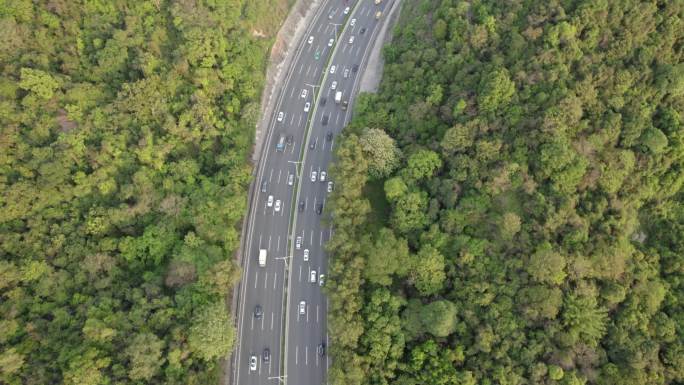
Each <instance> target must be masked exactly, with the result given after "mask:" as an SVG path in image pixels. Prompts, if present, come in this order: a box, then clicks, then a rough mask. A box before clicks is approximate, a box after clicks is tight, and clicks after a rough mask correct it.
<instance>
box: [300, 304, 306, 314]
mask: <svg viewBox="0 0 684 385" xmlns="http://www.w3.org/2000/svg"><path fill="white" fill-rule="evenodd" d="M304 314H306V302H305V301H299V315H304Z"/></svg>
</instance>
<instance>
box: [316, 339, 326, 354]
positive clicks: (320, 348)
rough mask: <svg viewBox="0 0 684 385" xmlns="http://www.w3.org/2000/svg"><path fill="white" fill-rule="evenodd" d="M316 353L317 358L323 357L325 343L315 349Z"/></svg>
mask: <svg viewBox="0 0 684 385" xmlns="http://www.w3.org/2000/svg"><path fill="white" fill-rule="evenodd" d="M316 351H317V352H318V355H319V356H324V355H325V343H324V342H323V343H320V344H319V345H318V348H316Z"/></svg>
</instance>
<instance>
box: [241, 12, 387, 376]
mask: <svg viewBox="0 0 684 385" xmlns="http://www.w3.org/2000/svg"><path fill="white" fill-rule="evenodd" d="M390 4H391V0H383V1H382V2H381V3H380V4H377V5H376V4H375V0H357V1H354V0H346V1H345V0H328V1H325V2H324V4H322V5H321V7H320V8H319V10H318V12H317V14H316V15H315V16H314V18H313V19H312V23H311V24H310V25H309V26H308V29H307V31H306V33H305V35H304V36H303V37H302V41H301V42H299V44H298V47H297V51H296V53H295V55H296V56H295V58H294V60H293V61H292V65H291V68H290V69H289V70H288V75H287V76H286V79H285V82H284V84H283V85H282V87H281V89H280V90H279V93H280V94H279V97H278V101H277V105H276V108H275V112H274V116H273V117H272V118H271V122H270V126H269V130H268V136H267V137H266V142H265V144H264V147H263V150H262V151H263V152H262V155H261V162H260V166H259V169H258V170H257V179H256V180H255V184H256V188H255V189H254V191H255V196H254V197H253V204H252V208H251V211H250V213H249V218H248V222H247V223H248V228H247V232H246V234H247V235H246V239H244V240H243V242H244V245H245V247H244V252H245V258H244V259H243V261H244V265H243V278H242V282H241V286H240V291H239V307H238V321H237V322H238V341H237V351H236V354H235V355H234V359H235V361H234V363H233V365H234V367H233V384H239V385H252V384H278V383H279V379H281V380H285V382H286V383H287V384H290V385H309V384H324V383H326V377H327V368H328V366H329V359H328V356H327V345H328V343H327V340H328V338H327V323H326V314H327V299H326V298H325V296H324V295H323V293H322V286H321V285H320V276H321V274H323V275H327V273H326V271H327V266H328V263H327V257H326V255H325V252H324V245H325V243H326V241H327V240H328V239H329V238H330V234H331V231H332V229H331V228H330V227H329V225H327V224H325V223H323V222H322V221H323V219H324V215H325V212H323V214H319V213H318V210H317V209H324V207H325V201H326V199H327V195H328V189H329V184H328V182H329V181H330V180H329V179H328V178H327V177H326V178H325V180H321V174H322V172H323V171H325V172H326V173H327V169H328V165H329V163H330V161H331V160H332V155H333V154H332V150H333V146H334V142H335V138H336V137H337V135H338V134H339V133H340V131H341V130H342V129H343V128H344V126H345V125H346V124H347V122H348V121H349V119H350V118H351V108H348V109H346V110H345V109H343V104H344V101H347V102H348V103H349V105H350V106H351V104H352V103H351V102H352V101H353V100H352V99H353V97H354V95H353V93H354V92H355V90H356V89H357V87H356V85H357V82H358V79H360V72H361V71H362V70H363V65H362V64H363V60H364V58H365V57H366V55H367V54H368V51H369V49H370V47H371V46H372V44H370V43H371V42H372V41H373V39H374V38H375V36H376V31H378V30H379V29H380V24H381V23H382V22H383V21H384V20H385V9H389V8H387V7H388V6H389V5H390ZM347 7H349V12H348V13H347V14H345V9H346V8H347ZM377 12H382V16H381V17H380V19H379V20H377V19H376V13H377ZM352 37H353V40H350V39H351V38H352ZM331 39H332V42H331ZM332 66H335V69H334V71H332ZM333 83H335V90H333V89H332V88H333ZM337 91H341V92H342V98H341V100H340V103H337V102H336V101H335V93H336V92H337ZM324 100H325V101H324ZM305 110H306V111H305ZM309 120H311V125H310V129H309V130H308V131H307V130H306V128H307V123H308V121H309ZM279 143H282V144H283V148H282V151H281V150H279V149H278V148H277V146H278V144H279ZM312 147H313V148H312ZM302 157H303V158H302ZM300 159H302V160H303V162H302V163H298V162H299V161H300ZM313 171H315V172H316V176H315V181H312V180H313V176H312V172H313ZM290 182H291V184H290ZM333 183H334V181H333ZM330 187H332V188H334V185H333V186H330ZM300 202H303V203H301V204H300ZM302 204H303V206H302V207H300V205H302ZM291 217H293V227H292V233H289V231H290V227H289V224H290V219H291ZM297 237H301V247H299V248H298V247H297V245H296V239H297ZM262 249H263V250H266V254H267V258H266V264H265V266H259V252H260V250H262ZM305 250H308V254H309V258H308V261H304V252H305ZM286 293H289V294H288V295H287V296H286ZM286 301H287V307H286V308H284V305H285V304H286ZM302 301H304V305H303V311H302V310H300V304H301V302H302ZM257 306H259V308H260V309H261V311H260V312H259V314H258V315H257V314H256V312H255V309H256V308H257ZM285 311H287V314H285ZM285 315H286V316H287V317H285ZM283 333H285V334H283ZM321 344H325V346H326V349H325V350H326V351H325V352H320V348H319V345H321ZM283 346H284V347H285V349H284V354H283V349H282V347H283ZM265 349H268V351H269V352H270V354H269V356H270V359H269V360H266V358H265V357H264V350H265ZM321 353H323V354H321ZM253 360H256V365H252V361H253ZM267 361H268V362H267Z"/></svg>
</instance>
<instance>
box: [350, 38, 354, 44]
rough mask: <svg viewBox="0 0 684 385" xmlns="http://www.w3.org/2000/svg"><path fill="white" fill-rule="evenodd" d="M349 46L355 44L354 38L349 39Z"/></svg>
mask: <svg viewBox="0 0 684 385" xmlns="http://www.w3.org/2000/svg"><path fill="white" fill-rule="evenodd" d="M349 44H354V36H352V37H350V38H349Z"/></svg>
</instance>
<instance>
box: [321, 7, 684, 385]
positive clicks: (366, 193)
mask: <svg viewBox="0 0 684 385" xmlns="http://www.w3.org/2000/svg"><path fill="white" fill-rule="evenodd" d="M403 4H404V5H403V9H402V15H401V19H400V21H399V23H398V26H397V27H396V29H395V33H394V38H393V42H392V43H391V44H390V45H389V46H388V47H386V48H385V52H384V53H385V58H386V65H385V74H384V77H383V80H382V82H381V85H380V90H379V93H378V94H373V95H364V96H363V97H362V98H360V99H359V100H358V101H357V102H356V106H355V117H354V119H353V121H352V123H351V125H350V126H349V127H348V128H347V130H346V134H345V136H344V138H343V139H342V140H341V141H340V142H339V143H338V147H337V150H336V155H337V160H336V165H335V168H334V170H332V172H331V175H332V176H333V178H335V180H336V181H338V182H337V184H336V190H335V192H334V194H333V198H332V202H331V203H330V205H329V208H330V209H331V213H332V215H333V218H334V219H333V225H334V228H335V230H336V232H335V236H334V238H333V239H332V241H331V243H330V244H329V249H330V252H331V253H332V257H331V260H332V266H331V267H330V274H329V275H330V277H329V280H328V283H327V292H328V294H329V295H330V297H331V305H330V315H329V318H330V320H329V322H330V331H331V355H332V356H333V359H332V361H331V362H332V364H333V366H332V367H331V369H330V376H331V379H332V383H335V384H345V385H353V384H397V385H433V384H434V385H437V384H439V385H442V384H444V385H446V384H450V385H451V384H461V385H466V384H468V385H474V384H485V385H486V384H492V385H493V384H500V385H518V384H565V385H580V384H602V385H608V384H615V385H630V384H633V385H643V384H679V383H683V382H684V342H683V341H684V308H683V305H684V286H682V285H683V282H684V279H683V278H684V274H683V273H684V242H683V239H684V209H683V207H684V194H683V191H682V183H683V182H684V172H682V170H683V169H684V142H683V139H684V137H683V135H684V127H683V126H682V123H683V120H684V117H683V116H682V111H684V65H683V64H682V62H683V60H684V52H683V46H682V39H683V37H684V20H683V18H684V17H683V16H684V6H683V3H682V2H677V1H658V0H650V1H634V0H621V1H618V0H600V1H596V0H591V1H580V0H578V1H549V2H547V1H516V0H514V1H494V0H481V1H461V0H439V1H438V0H416V1H404V2H403Z"/></svg>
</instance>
